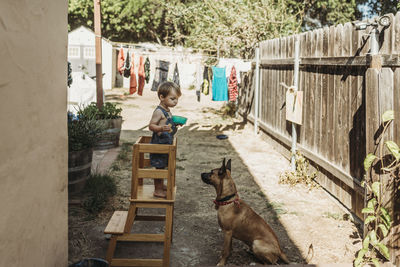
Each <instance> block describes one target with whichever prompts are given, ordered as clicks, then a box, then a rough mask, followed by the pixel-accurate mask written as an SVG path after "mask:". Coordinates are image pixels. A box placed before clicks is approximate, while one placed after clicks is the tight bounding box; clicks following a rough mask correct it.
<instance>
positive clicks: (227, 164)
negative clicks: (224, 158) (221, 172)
mask: <svg viewBox="0 0 400 267" xmlns="http://www.w3.org/2000/svg"><path fill="white" fill-rule="evenodd" d="M226 169H227V170H229V171H231V159H229V160H228V162H227V163H226Z"/></svg>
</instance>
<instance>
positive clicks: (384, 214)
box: [381, 207, 392, 228]
mask: <svg viewBox="0 0 400 267" xmlns="http://www.w3.org/2000/svg"><path fill="white" fill-rule="evenodd" d="M381 212H382V216H381V217H382V218H383V219H384V221H386V222H387V225H388V228H390V226H391V224H392V219H391V218H390V215H389V212H388V211H387V210H386V209H385V208H384V207H381Z"/></svg>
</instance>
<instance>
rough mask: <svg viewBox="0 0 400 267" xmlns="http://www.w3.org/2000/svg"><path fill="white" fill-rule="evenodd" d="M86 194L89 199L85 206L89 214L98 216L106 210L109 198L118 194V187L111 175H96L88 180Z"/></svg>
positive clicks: (86, 200)
mask: <svg viewBox="0 0 400 267" xmlns="http://www.w3.org/2000/svg"><path fill="white" fill-rule="evenodd" d="M84 193H86V194H87V198H86V199H85V201H84V203H83V206H84V207H85V209H86V210H87V211H88V212H90V213H92V214H97V213H99V212H100V211H102V210H103V209H104V208H105V206H106V204H107V201H108V199H109V197H111V196H113V195H115V194H116V193H117V186H116V184H115V181H114V178H113V177H111V176H110V175H102V174H94V175H91V176H90V178H89V179H88V180H87V182H86V185H85V189H84Z"/></svg>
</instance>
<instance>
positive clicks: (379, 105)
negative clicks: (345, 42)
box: [364, 30, 399, 264]
mask: <svg viewBox="0 0 400 267" xmlns="http://www.w3.org/2000/svg"><path fill="white" fill-rule="evenodd" d="M370 37H371V39H370V42H371V43H370V51H371V65H370V66H369V69H368V70H367V71H366V73H365V129H366V133H365V137H366V153H367V154H369V153H374V154H378V155H379V145H380V143H381V142H385V141H387V140H394V137H395V136H394V132H395V129H394V126H393V125H394V124H393V123H392V125H391V126H390V127H389V128H388V130H387V131H386V133H385V134H382V132H381V130H382V119H381V116H382V114H383V113H384V112H385V111H387V110H393V109H394V102H393V101H399V100H398V99H394V86H395V84H394V74H393V71H392V69H391V68H382V57H381V55H380V54H379V53H378V49H379V39H378V38H379V35H378V34H377V30H375V31H374V30H373V31H372V32H371V34H370ZM398 119H399V118H398V117H397V116H395V120H398ZM383 154H385V152H383ZM379 156H383V155H379ZM377 164H380V163H377ZM380 168H381V165H378V168H376V169H375V168H371V169H370V171H369V172H368V173H367V181H371V182H375V181H379V182H380V183H381V201H382V205H383V206H384V207H385V208H387V209H388V211H389V214H390V216H391V217H392V222H393V224H392V229H391V231H390V232H389V235H388V236H387V237H386V238H385V239H384V243H385V244H386V245H387V247H388V248H389V251H390V255H391V256H390V261H391V262H392V263H394V264H396V260H397V261H398V260H399V258H398V256H399V255H398V253H399V252H398V251H396V245H395V243H396V242H398V238H399V237H398V235H399V233H396V230H395V229H396V228H398V227H396V226H397V225H398V222H396V221H397V220H396V218H395V216H396V212H395V202H396V199H397V197H398V196H396V190H398V189H397V188H396V187H395V180H394V179H393V178H391V177H390V175H388V174H382V173H380V170H379V169H380ZM369 193H370V192H367V190H365V195H364V203H365V204H364V205H365V206H366V203H367V201H368V196H369ZM368 230H369V229H368V228H367V227H364V236H365V235H366V234H367V233H368ZM396 235H397V237H396ZM396 254H397V255H396ZM396 256H397V257H396ZM397 264H398V262H397Z"/></svg>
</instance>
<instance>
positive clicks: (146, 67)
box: [144, 57, 150, 83]
mask: <svg viewBox="0 0 400 267" xmlns="http://www.w3.org/2000/svg"><path fill="white" fill-rule="evenodd" d="M144 74H145V76H146V83H149V81H150V60H149V57H146V62H144Z"/></svg>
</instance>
